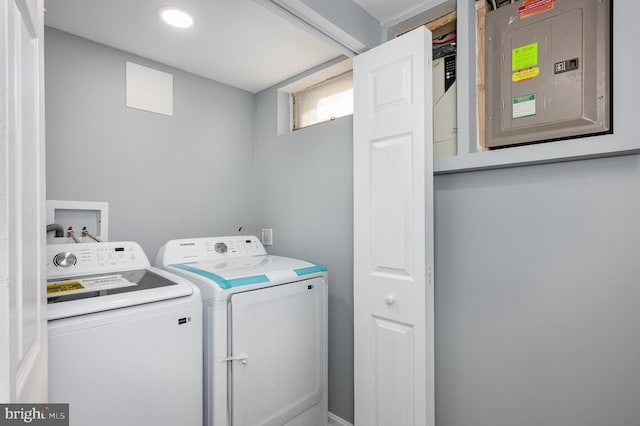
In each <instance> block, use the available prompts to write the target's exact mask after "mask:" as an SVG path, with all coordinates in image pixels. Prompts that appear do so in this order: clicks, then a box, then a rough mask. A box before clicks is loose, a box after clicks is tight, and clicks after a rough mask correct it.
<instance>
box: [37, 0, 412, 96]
mask: <svg viewBox="0 0 640 426" xmlns="http://www.w3.org/2000/svg"><path fill="white" fill-rule="evenodd" d="M343 1H348V0H343ZM354 1H355V2H356V3H357V4H358V5H360V6H361V7H363V8H364V9H365V10H368V11H369V13H370V14H371V15H372V16H374V17H375V18H377V19H378V20H379V21H381V22H385V21H388V20H389V17H390V16H392V17H396V16H398V15H401V14H403V13H404V12H406V11H408V10H411V9H412V8H414V7H415V6H417V5H418V4H420V3H424V0H394V1H389V0H354ZM167 6H173V7H178V8H181V9H184V10H186V11H188V12H190V13H191V14H192V16H193V18H194V25H193V27H192V28H189V29H186V30H180V29H174V28H171V27H169V26H168V25H166V24H165V23H164V22H162V21H161V20H160V19H159V14H158V11H159V10H160V9H161V8H163V7H167ZM45 8H46V13H45V23H46V25H48V26H50V27H53V28H57V29H60V30H63V31H66V32H69V33H72V34H76V35H79V36H81V37H84V38H87V39H89V40H93V41H96V42H99V43H102V44H106V45H108V46H112V47H115V48H117V49H121V50H125V51H128V52H131V53H134V54H137V55H140V56H143V57H145V58H148V59H151V60H154V61H157V62H161V63H164V64H167V65H171V66H174V67H176V68H179V69H182V70H185V71H188V72H191V73H194V74H198V75H201V76H204V77H207V78H211V79H213V80H217V81H220V82H222V83H226V84H229V85H231V86H235V87H239V88H241V89H244V90H247V91H249V92H252V93H257V92H259V91H260V90H263V89H265V88H267V87H270V86H272V85H274V84H276V83H279V82H281V81H283V80H285V79H287V78H289V77H291V76H294V75H296V74H298V73H300V72H302V71H306V70H307V69H309V68H312V67H314V66H316V65H320V64H322V63H325V62H327V61H329V60H331V59H333V58H336V57H339V56H341V52H340V51H339V50H338V49H337V48H335V47H333V46H330V45H328V44H325V43H324V42H323V41H320V40H318V39H316V38H314V37H313V36H312V35H310V34H309V33H307V32H306V31H304V30H303V29H301V28H300V27H298V26H296V25H294V24H292V23H290V22H289V21H287V20H285V19H284V18H282V17H281V16H279V15H277V14H275V13H273V12H272V11H271V10H269V9H267V8H265V7H264V6H262V5H261V4H259V3H258V2H256V1H255V0H172V1H171V2H167V0H135V1H131V0H45Z"/></svg>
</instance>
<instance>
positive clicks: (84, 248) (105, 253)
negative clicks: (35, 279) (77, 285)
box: [47, 241, 150, 278]
mask: <svg viewBox="0 0 640 426" xmlns="http://www.w3.org/2000/svg"><path fill="white" fill-rule="evenodd" d="M149 266H150V265H149V260H148V259H147V256H146V255H145V254H144V251H143V250H142V248H141V247H140V245H138V244H137V243H134V242H131V241H123V242H104V243H79V244H50V245H48V246H47V276H48V278H56V277H61V276H69V275H86V274H95V273H103V272H117V271H123V270H132V269H143V268H147V267H149Z"/></svg>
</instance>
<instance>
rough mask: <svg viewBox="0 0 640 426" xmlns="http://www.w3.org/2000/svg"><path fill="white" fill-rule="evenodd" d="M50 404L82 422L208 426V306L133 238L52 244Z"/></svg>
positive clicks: (83, 424) (109, 425)
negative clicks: (204, 344)
mask: <svg viewBox="0 0 640 426" xmlns="http://www.w3.org/2000/svg"><path fill="white" fill-rule="evenodd" d="M47 254H48V256H47V257H48V262H47V272H48V280H47V296H48V305H47V307H48V310H47V311H48V312H47V313H48V319H49V321H48V324H49V401H50V402H58V403H69V410H70V415H69V416H70V424H71V425H72V426H87V425H91V426H113V425H118V426H144V425H149V426H151V425H153V426H159V425H163V426H175V425H185V426H186V425H189V426H201V425H202V419H203V406H202V394H203V390H202V386H203V379H202V356H203V355H202V354H203V352H202V302H201V298H200V292H199V290H198V288H197V287H195V286H193V285H192V284H191V283H190V282H188V281H187V280H185V279H183V278H180V277H178V276H175V275H172V274H170V273H167V272H166V271H162V270H160V269H158V268H154V267H151V266H150V264H149V260H148V259H147V257H146V256H145V254H144V252H143V251H142V248H140V246H139V245H138V244H136V243H133V242H108V243H107V242H104V243H86V244H59V245H49V246H47Z"/></svg>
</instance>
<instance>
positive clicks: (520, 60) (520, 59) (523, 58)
mask: <svg viewBox="0 0 640 426" xmlns="http://www.w3.org/2000/svg"><path fill="white" fill-rule="evenodd" d="M534 65H538V43H531V44H527V45H525V46H521V47H518V48H516V49H513V50H512V51H511V71H517V70H521V69H523V68H529V67H532V66H534Z"/></svg>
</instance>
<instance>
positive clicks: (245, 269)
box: [169, 255, 327, 295]
mask: <svg viewBox="0 0 640 426" xmlns="http://www.w3.org/2000/svg"><path fill="white" fill-rule="evenodd" d="M169 266H172V267H173V268H177V269H178V270H180V271H186V272H189V273H190V274H192V275H195V276H197V277H198V278H199V281H202V280H203V279H205V280H207V281H210V282H212V283H215V284H217V286H216V287H217V288H219V289H221V290H231V289H234V288H236V287H242V286H247V285H252V284H267V285H276V284H282V283H285V282H291V281H298V280H300V279H301V278H306V277H305V276H307V275H311V274H318V273H323V272H326V271H327V269H326V268H325V267H324V266H322V265H318V264H315V263H311V262H306V261H304V260H298V259H291V258H288V257H280V256H271V255H264V256H249V257H236V258H230V259H225V260H217V261H206V262H192V263H178V264H173V265H169ZM176 272H177V271H176ZM183 276H185V274H184V273H183ZM263 286H264V285H263ZM201 290H202V292H203V295H204V292H205V289H203V288H201Z"/></svg>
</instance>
